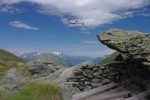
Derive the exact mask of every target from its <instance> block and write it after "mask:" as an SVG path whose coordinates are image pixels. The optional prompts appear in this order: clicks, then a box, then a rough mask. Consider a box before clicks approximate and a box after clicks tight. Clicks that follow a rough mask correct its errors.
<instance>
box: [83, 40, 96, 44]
mask: <svg viewBox="0 0 150 100" xmlns="http://www.w3.org/2000/svg"><path fill="white" fill-rule="evenodd" d="M82 42H83V43H84V44H88V45H96V44H98V43H97V42H96V41H91V40H85V41H82Z"/></svg>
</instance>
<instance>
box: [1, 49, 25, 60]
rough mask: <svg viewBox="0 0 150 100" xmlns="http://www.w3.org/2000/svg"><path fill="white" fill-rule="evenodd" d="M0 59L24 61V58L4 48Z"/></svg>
mask: <svg viewBox="0 0 150 100" xmlns="http://www.w3.org/2000/svg"><path fill="white" fill-rule="evenodd" d="M0 59H1V60H4V61H15V62H22V59H20V58H19V57H17V56H15V55H14V54H12V53H10V52H8V51H5V50H3V49H0Z"/></svg>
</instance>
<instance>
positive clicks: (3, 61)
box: [0, 49, 27, 79]
mask: <svg viewBox="0 0 150 100" xmlns="http://www.w3.org/2000/svg"><path fill="white" fill-rule="evenodd" d="M19 64H20V65H19ZM26 67H27V66H26V65H25V64H24V63H23V62H22V59H20V58H19V57H17V56H15V55H13V54H12V53H10V52H8V51H5V50H3V49H0V79H1V78H2V77H3V76H4V75H5V73H6V72H7V71H8V70H9V69H10V68H17V70H18V71H20V72H26V71H24V70H25V68H26Z"/></svg>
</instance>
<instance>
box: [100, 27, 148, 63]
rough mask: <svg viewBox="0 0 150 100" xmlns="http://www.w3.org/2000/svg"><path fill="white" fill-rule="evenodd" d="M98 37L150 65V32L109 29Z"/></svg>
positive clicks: (113, 47)
mask: <svg viewBox="0 0 150 100" xmlns="http://www.w3.org/2000/svg"><path fill="white" fill-rule="evenodd" d="M98 39H99V40H100V41H101V42H102V43H103V44H105V45H107V46H108V47H110V48H112V49H114V50H117V51H119V52H121V53H123V54H125V55H126V56H128V57H129V58H133V59H136V60H138V61H141V62H142V63H144V64H145V65H150V34H144V33H142V32H136V31H125V30H108V31H105V32H103V33H101V34H100V35H99V36H98Z"/></svg>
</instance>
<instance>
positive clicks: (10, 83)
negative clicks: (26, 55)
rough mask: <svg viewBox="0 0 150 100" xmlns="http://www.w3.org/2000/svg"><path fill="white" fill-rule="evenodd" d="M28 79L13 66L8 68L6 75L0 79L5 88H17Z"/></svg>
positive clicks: (12, 89)
mask: <svg viewBox="0 0 150 100" xmlns="http://www.w3.org/2000/svg"><path fill="white" fill-rule="evenodd" d="M28 81H29V78H28V77H27V76H25V75H23V74H21V73H19V72H17V71H16V69H15V68H12V69H10V70H9V71H8V72H7V74H6V76H5V77H4V78H3V79H2V80H1V84H2V86H3V87H4V88H5V89H6V90H11V91H14V90H17V89H19V88H20V87H21V86H22V85H24V84H26V83H27V82H28Z"/></svg>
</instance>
